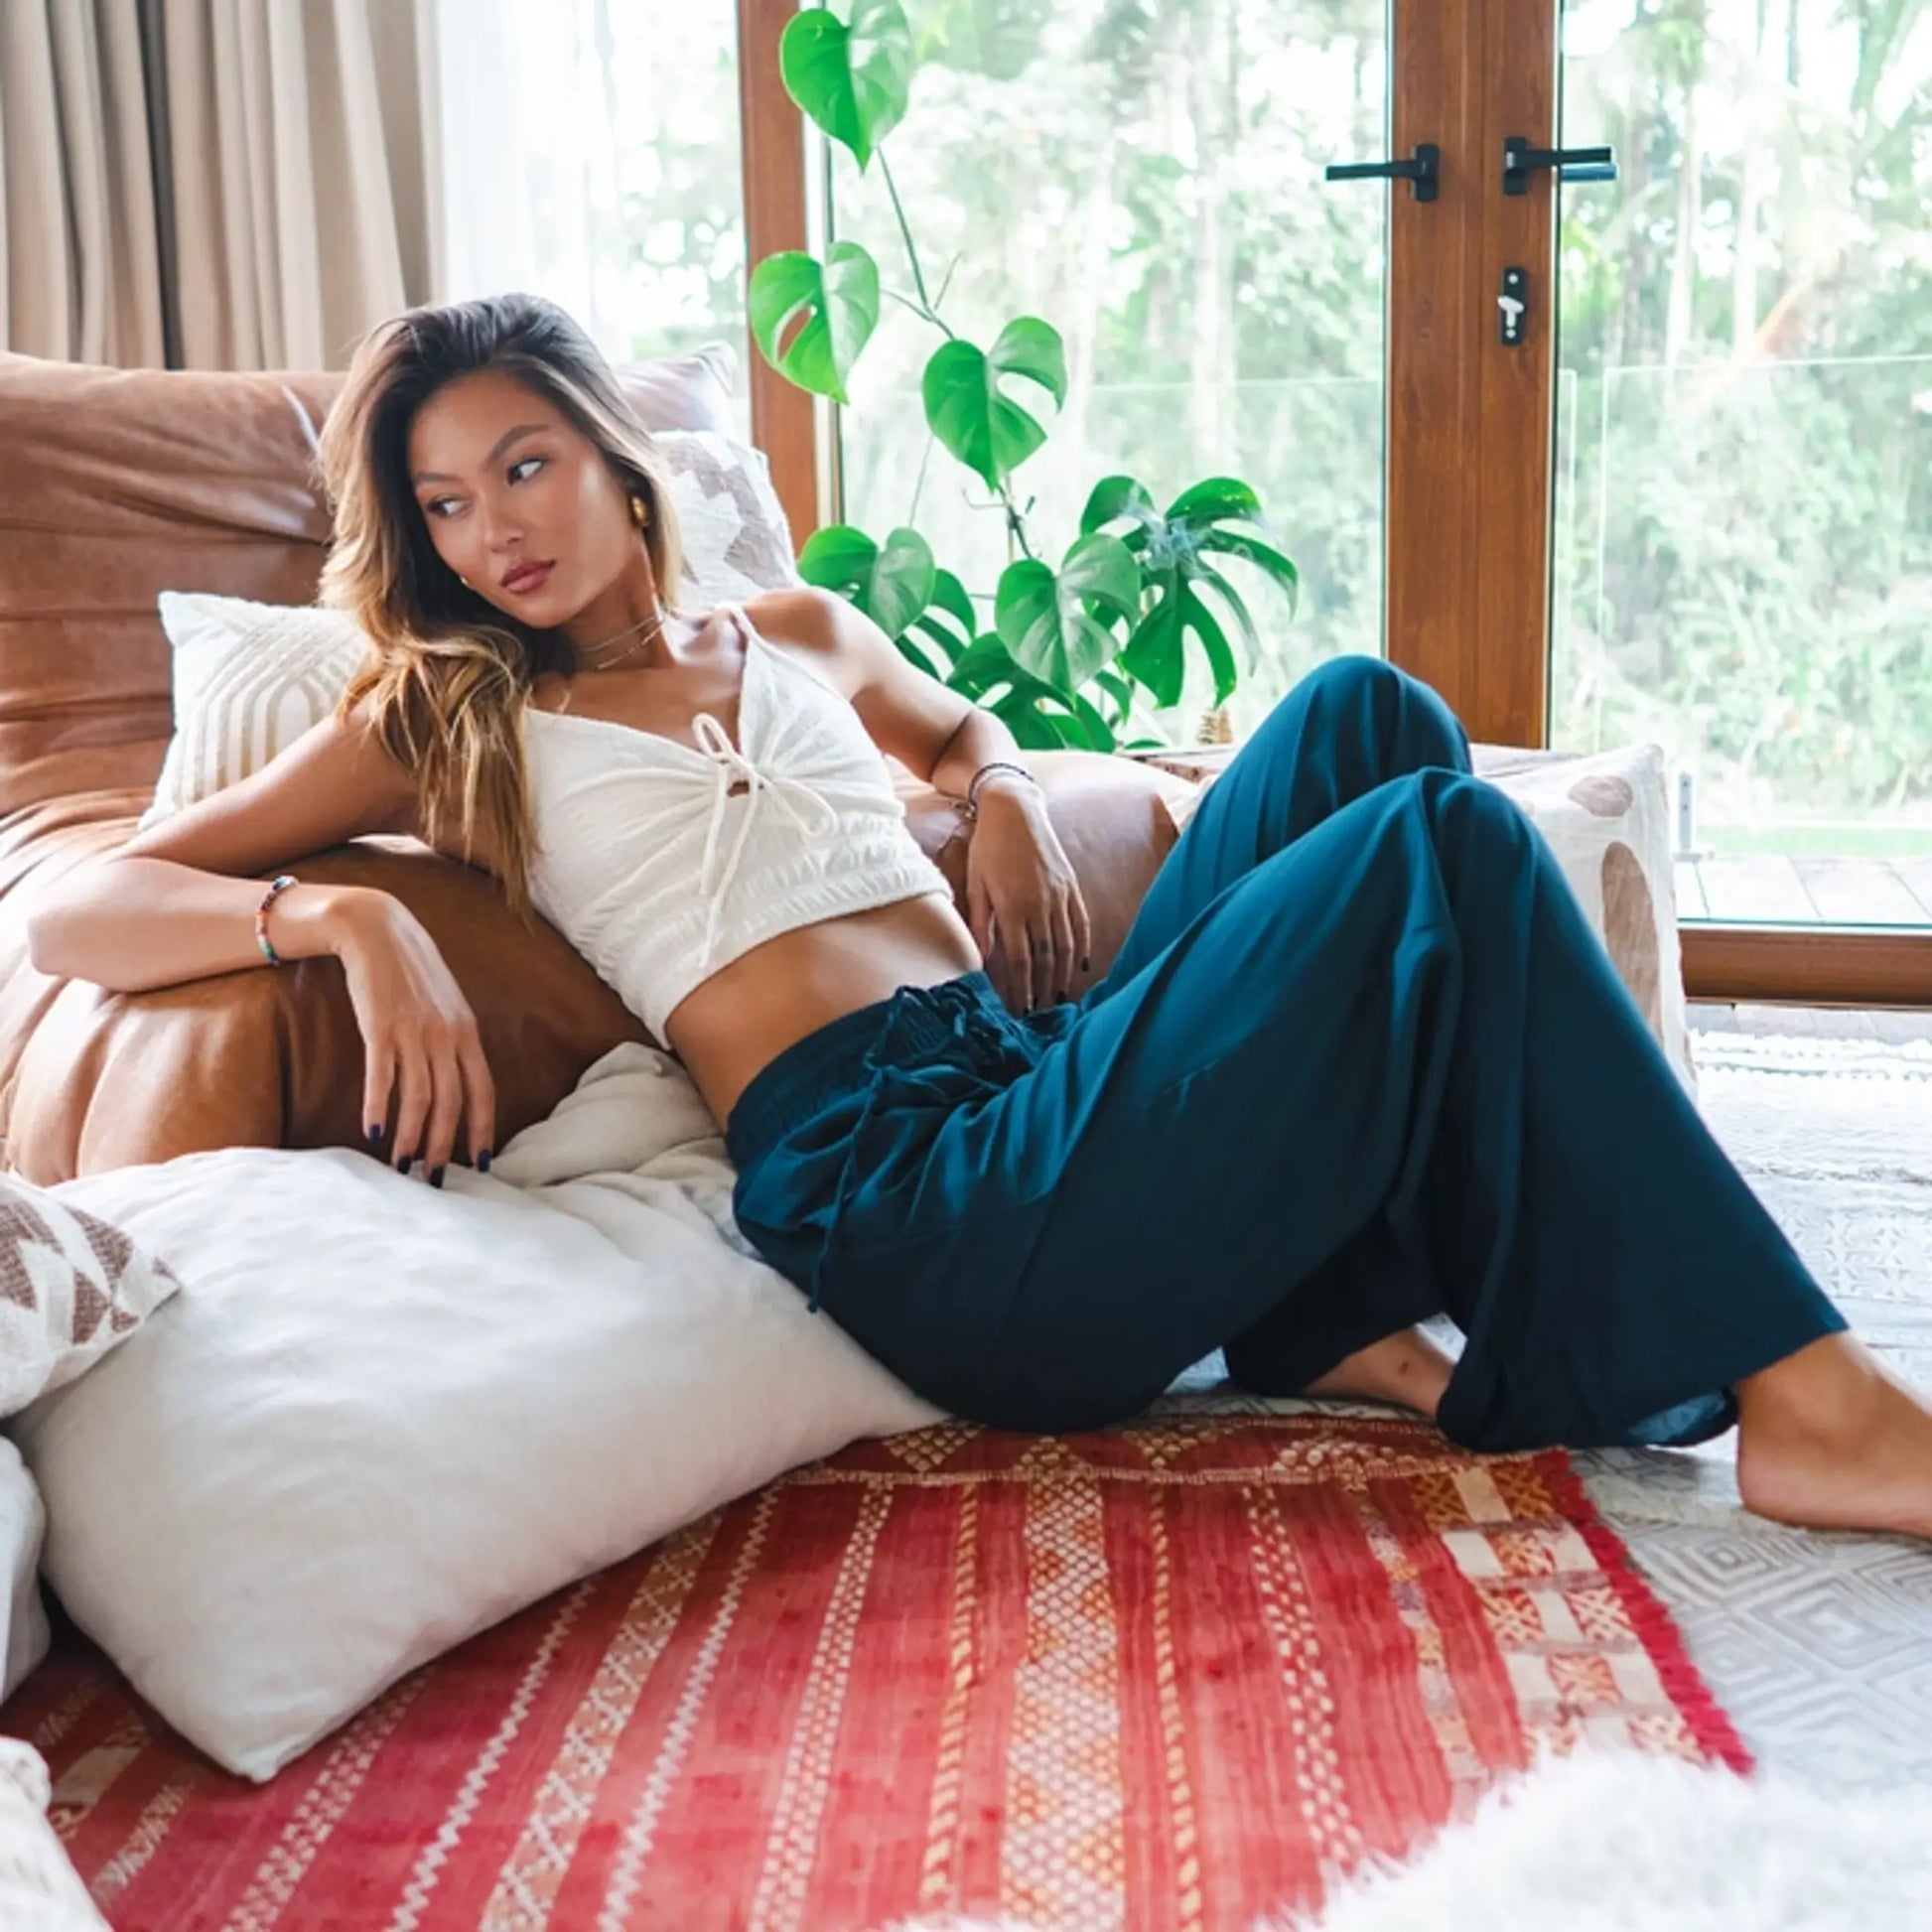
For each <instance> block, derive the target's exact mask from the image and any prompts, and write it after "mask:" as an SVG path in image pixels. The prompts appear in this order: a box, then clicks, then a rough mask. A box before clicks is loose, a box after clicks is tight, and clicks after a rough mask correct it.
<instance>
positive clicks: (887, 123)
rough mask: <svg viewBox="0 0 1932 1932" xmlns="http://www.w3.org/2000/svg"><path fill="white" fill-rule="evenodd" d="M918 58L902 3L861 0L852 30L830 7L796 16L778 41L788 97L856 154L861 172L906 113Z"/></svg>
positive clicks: (856, 4) (857, 1) (856, 5)
mask: <svg viewBox="0 0 1932 1932" xmlns="http://www.w3.org/2000/svg"><path fill="white" fill-rule="evenodd" d="M913 63H914V56H913V52H912V30H911V28H909V27H908V26H907V25H906V24H905V15H904V14H903V13H902V12H900V10H899V7H898V5H897V0H854V4H853V8H852V21H851V24H850V25H849V26H848V25H847V24H846V23H845V22H844V21H842V20H841V19H840V18H839V17H838V15H837V14H835V13H832V12H830V11H828V10H827V9H826V8H824V7H812V8H809V9H807V10H806V11H805V12H804V13H800V14H794V15H793V16H792V18H791V19H790V20H789V21H787V22H786V23H785V31H784V34H783V35H782V37H781V38H780V39H779V42H778V72H779V74H780V75H781V76H782V78H783V80H784V83H785V92H786V93H788V94H789V95H790V96H791V97H792V99H793V100H795V101H796V102H797V103H798V105H799V107H800V108H801V109H802V110H803V111H804V112H805V113H807V114H809V115H810V116H811V118H812V119H813V120H814V121H816V122H817V123H818V125H819V126H820V127H821V128H823V129H824V130H825V132H826V133H827V134H829V135H830V136H831V137H832V139H833V140H834V141H840V142H843V143H844V144H845V146H846V147H848V148H850V149H851V150H852V156H853V159H854V160H855V161H857V162H858V164H859V167H860V170H861V172H863V171H864V170H865V169H866V167H867V166H868V165H869V164H870V162H871V160H872V156H873V150H874V149H875V148H876V147H877V146H878V145H879V143H880V142H881V141H883V140H884V139H885V138H886V136H887V135H888V134H890V133H891V132H892V131H893V129H894V128H896V127H897V125H898V123H899V121H900V119H901V118H902V117H903V116H904V113H905V99H906V93H907V91H908V89H909V88H910V86H911V81H912V68H913Z"/></svg>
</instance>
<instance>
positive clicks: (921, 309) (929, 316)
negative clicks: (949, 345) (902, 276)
mask: <svg viewBox="0 0 1932 1932" xmlns="http://www.w3.org/2000/svg"><path fill="white" fill-rule="evenodd" d="M879 293H880V294H881V295H883V296H884V297H885V298H886V299H887V301H889V302H897V304H898V305H899V307H900V308H901V309H910V310H911V312H912V313H913V314H914V315H915V316H917V317H918V318H919V320H920V321H921V322H929V323H931V324H932V326H933V328H935V329H936V330H938V331H939V333H940V334H941V335H942V336H944V337H945V338H946V340H947V341H948V342H951V341H952V340H953V333H952V331H951V330H950V329H948V328H947V327H946V325H945V324H944V323H943V322H941V321H940V320H939V318H938V317H937V316H936V315H934V314H933V313H932V311H931V310H930V309H928V308H927V307H926V306H925V304H924V303H923V302H915V301H914V300H913V299H912V297H911V296H909V295H901V294H900V293H899V291H898V290H897V289H889V288H887V287H886V286H885V284H884V283H883V282H882V283H881V284H880V288H879Z"/></svg>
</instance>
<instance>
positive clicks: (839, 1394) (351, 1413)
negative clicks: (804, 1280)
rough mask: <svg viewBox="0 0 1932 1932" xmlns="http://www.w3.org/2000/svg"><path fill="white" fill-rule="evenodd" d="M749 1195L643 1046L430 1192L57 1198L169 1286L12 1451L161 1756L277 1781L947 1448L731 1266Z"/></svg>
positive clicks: (190, 1176)
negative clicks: (622, 1577) (876, 1447)
mask: <svg viewBox="0 0 1932 1932" xmlns="http://www.w3.org/2000/svg"><path fill="white" fill-rule="evenodd" d="M730 1172H731V1171H730V1168H729V1166H728V1165H727V1163H726V1162H725V1159H724V1154H723V1148H722V1143H721V1142H720V1141H719V1140H718V1139H717V1134H716V1128H715V1126H714V1125H713V1124H712V1123H711V1120H710V1117H709V1115H708V1114H706V1113H705V1112H704V1107H703V1102H702V1100H700V1099H699V1098H698V1097H697V1095H696V1092H695V1089H693V1088H691V1086H690V1083H689V1081H688V1080H687V1079H685V1078H683V1077H682V1075H681V1074H679V1073H678V1072H677V1070H676V1069H675V1066H674V1063H673V1062H670V1061H669V1060H668V1059H666V1058H665V1057H664V1056H662V1055H659V1054H657V1053H655V1052H653V1051H652V1050H651V1049H649V1048H646V1047H642V1046H634V1047H621V1048H619V1049H617V1051H616V1052H614V1053H612V1054H607V1055H606V1056H605V1058H604V1059H603V1060H601V1061H599V1062H598V1064H597V1065H596V1066H595V1067H593V1068H592V1069H591V1071H590V1073H589V1074H587V1075H586V1076H585V1081H584V1082H583V1083H582V1084H581V1085H580V1086H579V1088H578V1090H577V1092H576V1093H574V1094H573V1095H572V1096H571V1097H570V1098H569V1099H567V1100H566V1101H565V1102H564V1104H563V1106H562V1107H560V1108H559V1109H558V1111H557V1113H556V1114H554V1115H552V1116H551V1117H550V1119H549V1120H547V1121H544V1122H539V1123H538V1124H537V1125H536V1126H534V1127H532V1128H530V1129H528V1130H526V1131H525V1133H523V1134H521V1135H519V1136H517V1137H516V1139H515V1140H514V1141H513V1142H512V1143H511V1144H510V1146H509V1147H508V1148H506V1149H505V1150H504V1152H503V1155H502V1157H501V1159H500V1161H499V1163H498V1165H497V1168H496V1170H495V1172H494V1173H491V1174H490V1175H488V1176H480V1175H477V1174H475V1173H471V1172H470V1171H469V1170H467V1169H462V1170H459V1169H456V1168H452V1169H451V1170H450V1179H449V1183H448V1185H447V1187H446V1188H444V1189H442V1190H440V1191H439V1190H437V1189H433V1188H429V1187H425V1186H424V1185H422V1184H421V1183H420V1182H419V1181H416V1180H412V1179H405V1178H404V1177H403V1176H402V1175H400V1174H398V1173H395V1172H394V1171H393V1170H392V1169H391V1168H389V1167H388V1166H387V1165H386V1164H384V1163H382V1162H379V1161H375V1160H372V1159H370V1158H368V1157H366V1156H364V1155H362V1154H359V1153H353V1152H349V1151H346V1150H340V1151H327V1152H303V1153H284V1152H276V1151H270V1150H265V1149H230V1150H223V1151H220V1152H216V1153H210V1154H198V1155H190V1156H186V1157H184V1158H182V1159H180V1160H176V1161H173V1162H170V1163H168V1164H166V1165H165V1166H158V1167H150V1168H128V1169H120V1170H115V1171H112V1172H109V1173H100V1174H93V1175H88V1176H85V1177H83V1178H81V1179H79V1180H72V1181H67V1182H64V1183H63V1184H62V1186H61V1188H60V1190H59V1191H60V1192H61V1193H62V1195H63V1196H64V1197H66V1198H69V1199H72V1200H75V1201H83V1200H84V1201H85V1202H86V1203H88V1204H89V1205H90V1206H92V1207H94V1208H96V1209H97V1210H99V1211H101V1212H103V1213H108V1214H111V1215H112V1216H113V1217H114V1218H115V1220H116V1221H117V1222H119V1223H120V1224H121V1225H123V1226H125V1227H127V1228H129V1229H131V1230H133V1231H134V1232H135V1233H136V1234H137V1235H139V1236H140V1237H141V1238H142V1239H143V1240H145V1241H149V1242H151V1243H152V1244H154V1245H155V1246H156V1247H159V1248H165V1250H166V1251H167V1253H168V1254H169V1256H170V1258H171V1260H172V1261H173V1263H174V1265H175V1267H176V1268H177V1269H178V1270H179V1272H180V1273H181V1276H182V1278H183V1281H184V1283H185V1287H184V1289H183V1292H182V1293H181V1294H180V1295H178V1296H177V1297H176V1298H175V1299H174V1300H173V1301H172V1302H171V1303H170V1304H169V1305H168V1306H167V1307H166V1308H165V1309H163V1310H162V1311H160V1313H159V1314H158V1315H157V1317H156V1318H155V1319H154V1320H152V1321H150V1322H149V1323H147V1324H146V1325H145V1326H144V1327H143V1328H142V1329H141V1330H140V1332H139V1333H138V1334H136V1335H135V1336H134V1337H133V1338H132V1340H131V1342H130V1343H129V1344H128V1345H127V1346H126V1347H124V1348H122V1349H119V1350H118V1351H116V1353H115V1354H113V1355H112V1356H110V1357H109V1358H108V1360H107V1361H105V1362H103V1363H102V1364H101V1365H100V1366H99V1367H98V1368H96V1369H95V1370H94V1371H93V1372H92V1373H91V1374H89V1375H87V1376H85V1377H83V1378H82V1379H81V1380H80V1381H78V1382H76V1383H74V1384H73V1385H72V1386H71V1387H69V1388H67V1389H64V1390H62V1391H61V1392H60V1393H59V1394H57V1395H55V1396H53V1397H51V1398H49V1399H48V1400H46V1401H44V1402H42V1403H39V1404H37V1405H36V1406H35V1407H34V1408H33V1409H31V1410H29V1411H28V1412H27V1414H26V1415H24V1416H23V1417H21V1418H19V1419H18V1420H17V1422H16V1423H15V1424H14V1433H15V1436H16V1439H17V1440H18V1442H19V1444H20V1446H21V1449H22V1450H23V1452H24V1453H25V1455H26V1457H27V1460H28V1463H29V1466H30V1467H31V1468H32V1469H33V1471H34V1474H35V1476H36V1477H37V1479H38V1480H39V1482H40V1485H41V1490H42V1493H43V1495H44V1496H45V1497H46V1500H47V1511H48V1522H49V1533H48V1545H47V1552H46V1556H45V1559H44V1562H45V1569H46V1574H47V1578H48V1582H49V1584H50V1585H51V1586H52V1587H53V1588H54V1589H55V1590H56V1591H57V1592H58V1593H59V1595H60V1597H61V1600H62V1602H63V1603H64V1604H65V1605H66V1606H67V1608H68V1609H69V1612H70V1613H71V1614H72V1616H73V1618H74V1620H75V1621H76V1622H77V1623H78V1624H79V1625H80V1626H81V1628H82V1629H84V1630H86V1631H87V1632H88V1633H89V1634H90V1635H91V1636H92V1637H93V1638H94V1639H95V1640H96V1641H97V1642H99V1643H100V1645H101V1646H102V1648H103V1649H104V1650H106V1652H107V1653H108V1655H109V1656H110V1657H112V1658H113V1660H114V1661H115V1662H116V1663H117V1664H118V1665H119V1666H120V1667H121V1669H122V1670H123V1671H124V1672H125V1673H126V1675H127V1677H128V1678H129V1680H130V1681H131V1682H132V1683H133V1685H134V1687H135V1688H136V1690H138V1691H139V1692H140V1694H141V1695H142V1696H143V1697H144V1698H146V1699H147V1700H148V1702H149V1703H150V1704H152V1705H153V1706H154V1707H155V1709H156V1710H157V1711H159V1712H160V1713H161V1715H162V1716H163V1717H164V1718H166V1719H167V1720H168V1722H169V1723H170V1724H172V1725H175V1727H176V1728H177V1729H179V1730H180V1731H182V1732H183V1733H184V1734H185V1735H186V1736H188V1737H189V1738H190V1739H192V1740H193V1741H194V1742H195V1743H197V1744H199V1745H200V1746H201V1747H202V1748H203V1749H204V1750H206V1751H207V1752H208V1754H209V1755H210V1756H212V1757H213V1758H215V1759H216V1760H217V1761H218V1762H220V1763H221V1764H224V1765H226V1766H227V1767H228V1768H229V1769H230V1770H232V1771H236V1772H238V1773H240V1774H242V1775H243V1776H247V1777H251V1778H257V1779H265V1778H267V1777H269V1776H271V1775H272V1774H273V1773H274V1772H275V1771H276V1770H277V1769H278V1768H280V1766H282V1765H283V1764H285V1763H287V1762H288V1760H289V1759H290V1758H292V1757H294V1756H295V1755H297V1753H299V1752H300V1751H302V1750H303V1749H304V1748H306V1747H307V1746H308V1745H310V1744H312V1743H313V1742H315V1741H316V1740H317V1739H318V1738H320V1737H322V1736H323V1735H325V1734H326V1733H327V1732H329V1731H331V1730H333V1729H334V1728H336V1726H337V1725H341V1724H343V1723H344V1722H345V1720H347V1719H348V1718H349V1717H350V1716H351V1715H352V1714H353V1713H354V1712H355V1711H356V1710H357V1709H359V1708H360V1707H361V1706H362V1705H363V1704H365V1703H366V1702H367V1701H368V1700H369V1699H371V1698H373V1697H375V1696H377V1695H378V1694H379V1693H380V1692H381V1691H382V1690H383V1689H385V1688H386V1687H387V1686H388V1685H389V1684H391V1683H393V1682H394V1681H395V1680H396V1679H397V1678H399V1677H401V1676H402V1675H403V1674H404V1673H406V1672H407V1671H409V1670H411V1669H413V1668H415V1667H416V1666H417V1665H419V1664H422V1663H424V1662H426V1661H427V1660H429V1659H430V1658H432V1657H434V1656H436V1655H437V1654H438V1653H439V1652H441V1651H444V1650H446V1649H448V1648H449V1647H450V1646H451V1645H452V1644H455V1643H457V1642H459V1641H460V1640H461V1639H463V1638H464V1637H466V1636H468V1635H470V1634H471V1633H472V1632H474V1631H476V1630H479V1629H482V1628H483V1627H484V1626H485V1625H487V1624H490V1623H493V1622H495V1621H496V1620H497V1619H499V1618H501V1617H503V1616H507V1615H509V1614H510V1613H511V1612H513V1611H515V1610H517V1609H519V1608H520V1607H522V1606H523V1605H525V1604H527V1603H529V1602H532V1601H534V1600H535V1599H536V1598H538V1597H540V1596H543V1595H544V1594H546V1593H547V1592H549V1591H551V1590H553V1589H557V1588H559V1587H562V1586H564V1585H565V1584H568V1583H569V1582H571V1581H572V1580H573V1579H575V1578H578V1577H581V1576H584V1575H587V1574H589V1573H590V1572H592V1571H595V1570H598V1569H601V1568H602V1567H604V1566H606V1565H608V1564H610V1563H613V1562H615V1561H617V1560H619V1559H621V1558H622V1557H624V1556H626V1555H629V1554H630V1553H632V1552H634V1551H636V1550H637V1549H639V1548H641V1547H642V1546H643V1545H645V1544H647V1543H649V1542H651V1541H652V1540H653V1539H655V1538H657V1537H660V1536H662V1535H664V1534H665V1533H667V1532H668V1531H670V1530H672V1529H674V1528H676V1527H678V1526H679V1525H680V1524H683V1523H685V1522H687V1521H690V1520H691V1519H693V1518H695V1517H697V1516H700V1515H702V1514H703V1513H704V1512H705V1511H707V1510H709V1509H711V1508H713V1507H715V1506H717V1505H718V1504H721V1503H723V1502H725V1501H727V1500H729V1499H730V1498H732V1497H735V1496H739V1495H742V1494H744V1493H745V1492H747V1491H749V1490H752V1489H755V1488H757V1487H758V1486H759V1484H760V1483H762V1482H765V1481H767V1480H768V1479H769V1478H771V1477H772V1476H774V1475H776V1474H778V1473H779V1472H781V1471H782V1470H784V1469H786V1468H789V1467H791V1466H793V1465H794V1464H797V1463H800V1462H805V1461H808V1460H810V1459H811V1458H813V1457H815V1456H818V1455H822V1454H827V1453H829V1452H831V1451H832V1450H833V1449H838V1448H840V1447H841V1446H843V1445H844V1444H845V1443H847V1442H849V1441H851V1440H852V1439H853V1438H855V1437H858V1436H862V1435H883V1434H887V1433H890V1432H892V1431H894V1430H898V1429H906V1428H913V1427H917V1426H919V1425H921V1424H924V1423H926V1422H930V1421H931V1420H933V1419H934V1417H935V1415H936V1413H937V1412H935V1411H934V1410H932V1409H931V1408H930V1407H928V1406H927V1405H926V1404H924V1403H921V1402H919V1401H917V1400H916V1399H915V1398H914V1397H913V1396H912V1395H911V1394H910V1393H909V1392H908V1391H907V1390H905V1389H904V1388H903V1386H902V1385H901V1384H899V1383H898V1382H897V1380H895V1379H894V1378H893V1377H892V1376H891V1375H889V1374H888V1373H887V1371H886V1370H885V1369H883V1368H882V1367H880V1366H879V1364H878V1363H876V1362H874V1361H873V1360H872V1359H871V1358H870V1357H869V1356H868V1355H866V1354H865V1352H864V1351H863V1350H862V1349H860V1348H859V1347H858V1345H857V1344H856V1343H855V1342H853V1341H852V1340H851V1339H850V1338H849V1337H848V1336H846V1335H845V1334H844V1332H843V1331H842V1330H840V1329H839V1328H838V1327H836V1326H835V1325H834V1324H833V1323H832V1322H831V1321H830V1320H828V1319H826V1318H825V1317H824V1316H823V1315H816V1314H811V1313H808V1312H807V1311H806V1308H805V1302H804V1298H803V1297H802V1296H801V1295H799V1293H798V1291H797V1290H796V1289H795V1288H793V1287H792V1286H791V1285H790V1283H788V1282H787V1281H785V1280H784V1279H783V1277H781V1276H779V1275H778V1274H776V1273H775V1272H774V1271H773V1270H771V1269H770V1268H768V1267H766V1266H765V1265H764V1264H763V1263H762V1262H761V1261H758V1260H755V1259H752V1258H751V1257H749V1256H747V1255H746V1254H744V1253H742V1252H740V1251H739V1250H738V1249H737V1248H736V1247H734V1246H732V1245H731V1244H730V1243H729V1242H728V1241H726V1240H725V1239H723V1238H721V1234H722V1229H721V1226H720V1217H721V1216H728V1215H729V1186H730ZM505 1173H507V1174H509V1175H510V1176H511V1177H512V1178H513V1179H514V1180H516V1181H517V1182H518V1183H519V1184H515V1185H513V1184H510V1181H508V1180H505V1179H504V1178H503V1176H504V1174H505ZM573 1175H574V1176H576V1177H575V1178H566V1177H565V1176H573ZM587 1176H588V1177H587Z"/></svg>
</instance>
